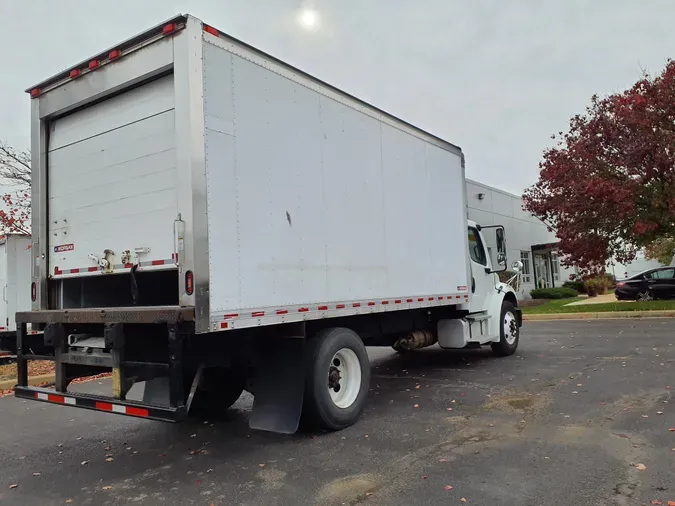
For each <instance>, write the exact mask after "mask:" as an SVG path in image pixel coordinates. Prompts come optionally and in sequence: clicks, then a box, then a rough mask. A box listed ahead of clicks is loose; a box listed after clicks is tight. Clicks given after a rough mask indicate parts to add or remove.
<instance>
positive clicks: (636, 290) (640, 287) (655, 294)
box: [614, 267, 675, 301]
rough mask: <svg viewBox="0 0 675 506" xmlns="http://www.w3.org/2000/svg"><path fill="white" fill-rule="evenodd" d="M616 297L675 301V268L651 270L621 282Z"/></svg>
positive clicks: (617, 285) (615, 292)
mask: <svg viewBox="0 0 675 506" xmlns="http://www.w3.org/2000/svg"><path fill="white" fill-rule="evenodd" d="M614 295H616V298H617V299H618V300H639V301H648V300H654V299H675V267H659V268H658V269H649V270H647V271H644V272H641V273H640V274H636V275H634V276H631V277H630V278H628V279H624V280H622V281H619V282H618V283H617V284H616V290H614Z"/></svg>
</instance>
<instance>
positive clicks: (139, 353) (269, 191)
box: [16, 15, 521, 433]
mask: <svg viewBox="0 0 675 506" xmlns="http://www.w3.org/2000/svg"><path fill="white" fill-rule="evenodd" d="M27 91H28V93H29V94H30V96H31V99H32V153H33V154H34V157H33V169H32V170H33V175H32V176H33V179H32V180H33V196H32V198H33V237H34V239H33V240H34V243H33V249H32V251H33V263H32V299H33V306H32V310H31V311H26V312H20V313H18V315H17V321H18V322H19V323H20V326H19V329H18V332H17V336H18V342H19V357H18V380H19V385H18V386H17V388H16V395H17V396H18V397H22V398H28V399H36V400H39V401H46V402H53V403H59V404H64V405H68V406H75V407H81V408H88V409H96V410H102V411H108V412H112V413H118V414H126V415H131V416H138V417H146V418H153V419H160V420H170V421H177V420H181V419H183V418H184V417H185V416H186V415H187V414H188V413H189V412H195V413H198V412H200V411H202V410H214V409H215V410H217V409H226V408H228V407H229V406H230V405H232V404H233V403H234V402H235V401H236V400H237V398H238V397H239V395H240V394H241V393H242V391H243V390H248V391H250V392H251V393H252V394H253V395H254V397H255V398H254V404H253V409H252V413H251V416H250V425H251V426H252V427H253V428H257V429H264V430H271V431H277V432H284V433H290V432H294V431H295V430H296V429H297V427H298V423H299V422H300V421H301V420H303V421H305V422H306V423H307V424H308V425H313V426H315V427H321V428H325V429H340V428H343V427H346V426H348V425H350V424H352V423H354V422H355V421H356V419H357V418H358V416H359V414H360V412H361V411H362V408H363V406H364V402H365V400H366V395H367V392H368V384H369V377H370V368H369V364H368V358H367V355H366V348H365V345H369V346H393V347H394V348H395V349H397V350H399V351H408V350H413V349H415V348H421V347H424V346H430V345H433V344H435V343H439V345H440V346H441V347H443V348H454V349H456V348H465V347H472V346H476V347H478V346H481V345H488V344H489V345H491V346H492V348H493V349H494V350H495V352H496V353H498V354H500V355H509V354H511V353H513V352H514V351H515V349H516V347H517V345H518V338H519V327H520V324H521V317H520V311H519V309H518V303H517V300H516V296H515V293H514V292H513V290H512V289H511V288H510V287H509V286H508V285H505V284H502V283H500V282H499V279H498V276H497V274H496V272H498V271H499V270H503V269H505V266H506V258H505V254H504V252H505V251H506V250H505V243H504V233H503V228H501V227H491V228H490V230H489V232H490V233H493V234H496V237H497V244H498V247H499V261H500V265H499V266H497V265H495V266H493V265H491V261H490V259H489V257H488V256H487V255H486V250H485V247H484V244H485V242H484V240H483V238H482V237H483V234H485V233H487V232H488V231H487V230H486V228H483V230H482V231H481V227H480V226H479V225H477V224H474V223H470V222H468V221H467V206H466V195H465V193H466V191H465V179H464V157H463V154H462V152H461V150H460V148H458V147H457V146H454V145H453V144H450V143H448V142H446V141H444V140H442V139H439V138H438V137H435V136H433V135H431V134H429V133H427V132H425V131H423V130H421V129H419V128H416V127H414V126H412V125H410V124H408V123H406V122H404V121H402V120H400V119H398V118H396V117H394V116H392V115H390V114H387V113H386V112H383V111H382V110H380V109H377V108H376V107H374V106H372V105H369V104H367V103H365V102H363V101H361V100H358V99H357V98H355V97H353V96H351V95H348V94H347V93H344V92H342V91H340V90H338V89H336V88H334V87H332V86H330V85H328V84H326V83H324V82H322V81H320V80H318V79H316V78H314V77H312V76H310V75H308V74H306V73H304V72H302V71H300V70H298V69H296V68H294V67H291V66H290V65H288V64H286V63H284V62H282V61H279V60H278V59H275V58H273V57H272V56H270V55H268V54H265V53H263V52H261V51H259V50H257V49H255V48H253V47H251V46H249V45H247V44H245V43H243V42H241V41H239V40H237V39H234V38H232V37H230V36H228V35H226V34H225V33H223V32H221V31H219V30H217V29H215V28H213V27H212V26H209V25H206V24H204V23H202V22H201V21H200V20H198V19H196V18H194V17H192V16H189V15H181V16H177V17H175V18H173V19H171V20H168V21H166V22H165V23H162V24H160V25H158V26H156V27H154V28H152V29H150V30H148V31H146V32H144V33H142V34H139V35H138V36H136V37H134V38H132V39H130V40H127V41H125V42H122V43H120V44H118V45H116V46H115V47H112V48H110V49H108V50H106V51H104V52H102V53H99V54H97V55H95V56H93V57H92V58H90V59H89V60H87V61H83V62H81V63H79V64H77V65H75V66H73V67H72V68H70V69H68V70H66V71H64V72H62V73H60V74H58V75H56V76H54V77H52V78H50V79H48V80H46V81H43V82H41V83H39V84H37V85H35V86H34V87H32V88H30V89H29V90H27ZM28 324H32V325H36V326H39V327H40V328H41V329H43V330H44V338H43V339H44V342H43V345H44V348H45V349H46V350H47V351H45V352H43V353H42V354H39V355H36V354H30V352H29V350H28V347H27V346H25V345H24V342H25V340H26V338H27V337H26V325H28ZM27 360H53V361H54V362H55V364H56V383H55V387H54V388H53V389H39V388H29V387H28V386H27V377H26V364H27ZM105 370H109V371H112V378H113V381H112V388H111V393H110V396H96V397H95V396H90V395H80V394H76V393H73V392H70V391H69V390H68V385H69V382H70V381H71V380H72V379H74V378H77V377H81V376H85V375H89V374H93V373H98V372H101V371H105ZM136 383H143V384H144V389H143V397H142V399H141V400H130V399H128V398H127V397H129V396H128V395H127V394H128V393H129V389H130V388H131V386H132V385H133V384H136Z"/></svg>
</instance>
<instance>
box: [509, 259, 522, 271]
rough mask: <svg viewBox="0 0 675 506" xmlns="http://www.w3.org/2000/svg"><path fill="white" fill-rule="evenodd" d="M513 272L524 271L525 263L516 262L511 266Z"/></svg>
mask: <svg viewBox="0 0 675 506" xmlns="http://www.w3.org/2000/svg"><path fill="white" fill-rule="evenodd" d="M511 270H512V271H514V272H520V271H522V270H523V262H521V261H520V260H516V261H515V262H513V263H512V264H511Z"/></svg>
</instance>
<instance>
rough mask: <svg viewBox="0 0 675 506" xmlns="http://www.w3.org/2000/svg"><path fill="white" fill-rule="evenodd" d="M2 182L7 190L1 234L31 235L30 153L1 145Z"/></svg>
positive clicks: (0, 172) (0, 213) (0, 219)
mask: <svg viewBox="0 0 675 506" xmlns="http://www.w3.org/2000/svg"><path fill="white" fill-rule="evenodd" d="M0 181H1V182H2V184H3V185H4V186H5V187H6V188H5V189H6V190H7V193H5V194H4V195H2V197H1V198H2V201H3V202H4V204H5V209H0V229H2V230H1V232H2V233H4V234H7V233H18V234H30V216H31V215H30V184H31V168H30V152H28V151H18V150H16V149H14V148H12V147H11V146H9V145H8V144H5V143H0Z"/></svg>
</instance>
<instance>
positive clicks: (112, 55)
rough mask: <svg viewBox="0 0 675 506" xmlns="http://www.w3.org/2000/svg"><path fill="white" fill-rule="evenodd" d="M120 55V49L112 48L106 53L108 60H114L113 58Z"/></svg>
mask: <svg viewBox="0 0 675 506" xmlns="http://www.w3.org/2000/svg"><path fill="white" fill-rule="evenodd" d="M120 56H122V53H121V52H120V50H119V49H113V50H112V51H110V54H109V55H108V60H115V59H117V58H119V57H120Z"/></svg>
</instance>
